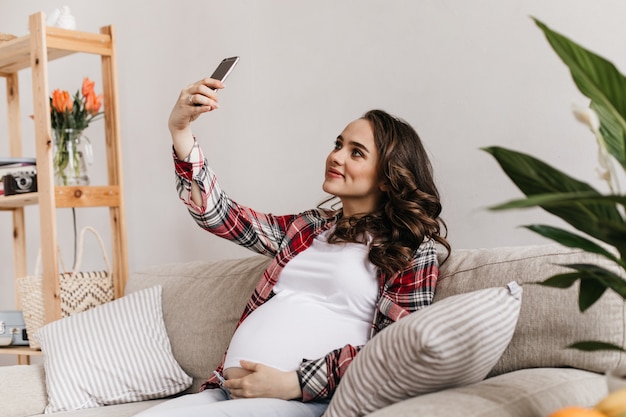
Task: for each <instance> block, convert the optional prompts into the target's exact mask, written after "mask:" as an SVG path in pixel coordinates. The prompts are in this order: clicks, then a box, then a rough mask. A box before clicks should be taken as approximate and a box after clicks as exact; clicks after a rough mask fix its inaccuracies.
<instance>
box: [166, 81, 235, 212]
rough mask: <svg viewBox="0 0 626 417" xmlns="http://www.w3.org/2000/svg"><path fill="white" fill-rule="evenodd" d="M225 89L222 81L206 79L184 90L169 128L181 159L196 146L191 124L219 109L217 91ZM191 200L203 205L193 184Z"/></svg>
mask: <svg viewBox="0 0 626 417" xmlns="http://www.w3.org/2000/svg"><path fill="white" fill-rule="evenodd" d="M222 88H224V84H223V83H222V82H221V81H218V80H214V79H212V78H204V79H202V80H200V81H198V82H195V83H193V84H190V85H188V86H187V87H185V88H183V90H182V91H181V92H180V95H179V96H178V100H176V104H174V108H173V109H172V111H171V113H170V117H169V120H168V127H169V130H170V134H171V136H172V144H173V145H174V152H175V153H176V156H177V157H178V158H179V159H185V158H186V157H187V156H188V155H189V153H190V152H191V149H192V148H193V146H194V138H193V133H192V131H191V122H193V121H194V120H196V119H197V118H198V117H200V115H201V114H203V113H208V112H210V111H213V110H215V109H217V108H219V105H218V100H217V91H218V90H220V89H222ZM191 198H192V200H193V201H194V203H196V204H197V205H201V204H202V199H201V194H200V189H199V188H198V185H197V184H192V187H191Z"/></svg>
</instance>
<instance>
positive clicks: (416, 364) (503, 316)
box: [324, 282, 522, 417]
mask: <svg viewBox="0 0 626 417" xmlns="http://www.w3.org/2000/svg"><path fill="white" fill-rule="evenodd" d="M521 295H522V289H521V287H520V286H519V285H517V283H515V282H512V283H510V284H508V285H507V286H506V287H505V288H488V289H484V290H479V291H474V292H470V293H466V294H459V295H456V296H452V297H448V298H446V299H443V300H441V301H439V302H436V303H434V304H432V305H431V306H429V307H427V308H425V309H422V310H419V311H416V312H415V313H413V314H409V315H408V316H406V317H404V318H402V319H401V320H399V321H398V322H397V323H394V324H393V325H391V326H389V327H387V328H386V329H385V330H383V331H382V332H380V333H379V334H378V335H376V336H375V337H374V338H373V339H372V340H371V341H369V342H368V343H367V344H366V345H365V346H364V347H363V349H362V350H361V352H360V353H359V354H358V355H357V356H356V358H355V359H354V362H352V364H350V366H349V367H348V370H347V371H346V374H345V375H344V376H343V378H342V380H341V383H340V384H339V386H338V387H337V391H336V392H335V395H334V397H333V399H332V401H331V403H330V405H329V407H328V410H327V411H326V414H324V417H355V416H364V415H367V414H369V413H371V412H373V411H375V410H378V409H380V408H384V407H386V406H387V405H389V404H392V403H395V402H398V401H401V400H404V399H406V398H410V397H415V396H417V395H421V394H426V393H428V392H433V391H437V390H441V389H444V388H449V387H454V386H461V385H467V384H472V383H475V382H479V381H481V380H483V379H484V378H485V377H486V376H487V374H488V373H489V371H490V370H491V368H493V366H494V365H495V364H496V362H497V361H498V359H499V358H500V356H501V355H502V353H503V352H504V349H505V348H506V347H507V345H508V344H509V342H510V341H511V338H512V337H513V331H514V330H515V326H516V324H517V317H518V315H519V309H520V304H521Z"/></svg>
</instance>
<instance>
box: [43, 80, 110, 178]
mask: <svg viewBox="0 0 626 417" xmlns="http://www.w3.org/2000/svg"><path fill="white" fill-rule="evenodd" d="M94 85H95V82H93V81H91V80H90V79H89V78H84V79H83V85H82V88H81V89H80V90H78V91H76V94H74V96H71V95H70V93H69V92H67V91H63V90H59V89H56V90H54V91H53V92H52V97H50V112H51V124H52V133H53V135H54V145H55V150H54V160H53V166H54V177H55V184H56V185H87V184H89V177H88V176H87V168H86V163H91V157H92V152H91V143H90V142H89V139H87V138H86V137H85V136H84V135H83V131H84V130H85V129H86V128H87V127H88V126H89V124H90V123H91V122H92V121H94V120H96V119H98V118H99V117H101V116H102V115H103V113H102V112H100V107H101V106H102V95H97V94H96V93H95V91H94Z"/></svg>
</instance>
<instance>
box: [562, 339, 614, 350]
mask: <svg viewBox="0 0 626 417" xmlns="http://www.w3.org/2000/svg"><path fill="white" fill-rule="evenodd" d="M568 347H569V348H571V349H578V350H582V351H585V352H593V351H596V350H619V351H621V352H626V350H624V348H622V347H621V346H618V345H615V344H613V343H607V342H595V341H582V342H576V343H572V344H571V345H569V346H568Z"/></svg>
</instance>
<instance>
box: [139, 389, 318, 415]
mask: <svg viewBox="0 0 626 417" xmlns="http://www.w3.org/2000/svg"><path fill="white" fill-rule="evenodd" d="M326 407H328V403H327V402H309V403H303V402H301V401H295V400H294V401H286V400H279V399H276V398H242V399H237V400H231V399H229V397H228V394H227V393H226V392H225V391H224V390H222V389H220V388H216V389H207V390H204V391H202V392H199V393H197V394H188V395H183V396H182V397H178V398H174V399H172V400H169V401H166V402H164V403H161V404H159V405H156V406H154V407H152V408H149V409H147V410H145V411H143V412H141V413H139V414H137V416H138V417H179V416H185V417H320V416H321V415H322V414H324V411H326Z"/></svg>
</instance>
